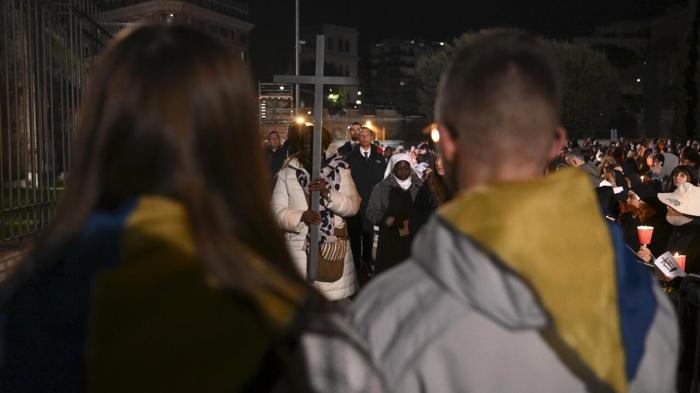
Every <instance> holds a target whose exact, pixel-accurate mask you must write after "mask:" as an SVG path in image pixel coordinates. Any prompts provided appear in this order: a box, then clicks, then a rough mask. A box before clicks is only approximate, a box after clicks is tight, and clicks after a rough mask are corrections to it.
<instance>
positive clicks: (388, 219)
mask: <svg viewBox="0 0 700 393" xmlns="http://www.w3.org/2000/svg"><path fill="white" fill-rule="evenodd" d="M422 185H423V182H422V181H421V179H420V177H418V174H417V173H416V172H415V170H414V169H413V165H412V164H411V157H410V156H409V155H408V154H407V153H399V154H394V155H393V156H391V159H390V160H389V164H388V165H387V168H386V171H385V172H384V180H382V181H381V182H379V183H378V184H377V185H376V186H374V189H373V190H372V196H371V197H370V200H369V204H368V205H367V212H366V215H367V219H368V220H369V221H370V222H371V223H373V224H374V225H377V226H379V240H378V243H377V259H376V265H375V266H376V272H377V273H381V272H382V271H385V270H387V269H389V268H390V267H392V266H394V265H396V264H397V263H399V262H401V261H403V260H404V259H406V258H408V255H409V254H410V248H411V241H412V239H413V233H412V231H411V221H415V218H414V217H415V204H414V202H415V200H416V196H417V195H418V191H419V190H420V188H421V186H422Z"/></svg>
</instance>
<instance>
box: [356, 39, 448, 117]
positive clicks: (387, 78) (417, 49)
mask: <svg viewBox="0 0 700 393" xmlns="http://www.w3.org/2000/svg"><path fill="white" fill-rule="evenodd" d="M439 47H440V43H438V42H429V41H422V40H402V39H400V38H392V39H387V40H384V41H382V42H379V43H377V44H375V45H374V46H373V47H372V48H371V50H370V58H369V61H368V62H367V63H368V64H367V71H366V74H367V76H366V88H365V90H366V97H365V99H366V103H367V104H370V105H374V106H379V107H389V108H395V109H396V110H397V111H398V112H400V113H403V114H409V115H412V114H418V113H419V110H418V98H417V94H416V66H417V64H418V61H419V59H420V58H421V57H422V56H423V55H425V54H426V52H427V51H429V50H432V49H437V48H439Z"/></svg>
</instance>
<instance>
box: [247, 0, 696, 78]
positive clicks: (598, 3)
mask: <svg viewBox="0 0 700 393" xmlns="http://www.w3.org/2000/svg"><path fill="white" fill-rule="evenodd" d="M678 2H683V0H550V1H544V0H530V1H528V0H487V1H469V0H430V1H410V0H403V1H401V0H354V1H346V0H300V4H301V25H302V28H303V27H304V26H311V25H318V24H320V23H322V22H326V23H331V24H338V25H341V26H348V27H354V28H357V29H358V30H359V31H360V47H361V48H366V47H368V46H369V45H371V44H372V43H375V42H376V41H378V40H380V39H382V38H388V37H395V36H400V37H402V38H405V39H413V38H424V39H430V40H435V41H449V40H450V39H451V38H454V37H456V36H458V35H459V34H461V33H462V32H465V31H470V30H479V29H481V28H485V27H497V26H500V27H504V26H510V27H520V28H524V29H527V30H530V31H533V32H537V33H540V34H543V35H546V36H549V37H563V38H565V37H570V36H573V35H579V34H586V33H589V32H590V31H592V29H593V27H595V26H598V25H604V24H607V23H610V22H614V21H619V20H634V19H643V18H649V17H650V16H654V15H658V14H659V13H660V12H661V11H662V10H663V8H664V7H665V6H667V5H668V4H670V3H678ZM249 4H250V12H251V20H252V22H253V23H254V24H255V28H254V29H253V31H252V32H251V56H252V62H253V67H254V71H256V74H258V76H259V77H262V78H266V77H267V75H269V74H270V73H272V72H274V73H278V72H284V68H285V67H287V62H288V61H289V60H286V59H285V58H291V56H292V55H293V51H291V49H290V48H291V46H292V45H293V40H294V38H293V34H294V0H250V2H249ZM361 55H362V53H361ZM281 63H284V64H281Z"/></svg>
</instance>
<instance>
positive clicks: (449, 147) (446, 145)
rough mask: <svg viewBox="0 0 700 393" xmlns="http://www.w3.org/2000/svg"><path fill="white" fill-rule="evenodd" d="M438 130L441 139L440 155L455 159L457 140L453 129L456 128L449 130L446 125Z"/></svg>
mask: <svg viewBox="0 0 700 393" xmlns="http://www.w3.org/2000/svg"><path fill="white" fill-rule="evenodd" d="M438 131H439V132H440V140H439V141H438V144H439V146H440V155H441V156H442V157H443V158H444V159H446V160H448V161H454V157H455V155H456V154H457V140H456V138H454V137H453V136H452V131H454V130H448V129H447V128H446V127H445V126H440V127H438Z"/></svg>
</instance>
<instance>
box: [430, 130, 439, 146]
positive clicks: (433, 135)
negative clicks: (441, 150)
mask: <svg viewBox="0 0 700 393" xmlns="http://www.w3.org/2000/svg"><path fill="white" fill-rule="evenodd" d="M430 139H432V140H433V142H434V143H438V142H440V131H439V130H438V129H437V128H433V129H432V130H430Z"/></svg>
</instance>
